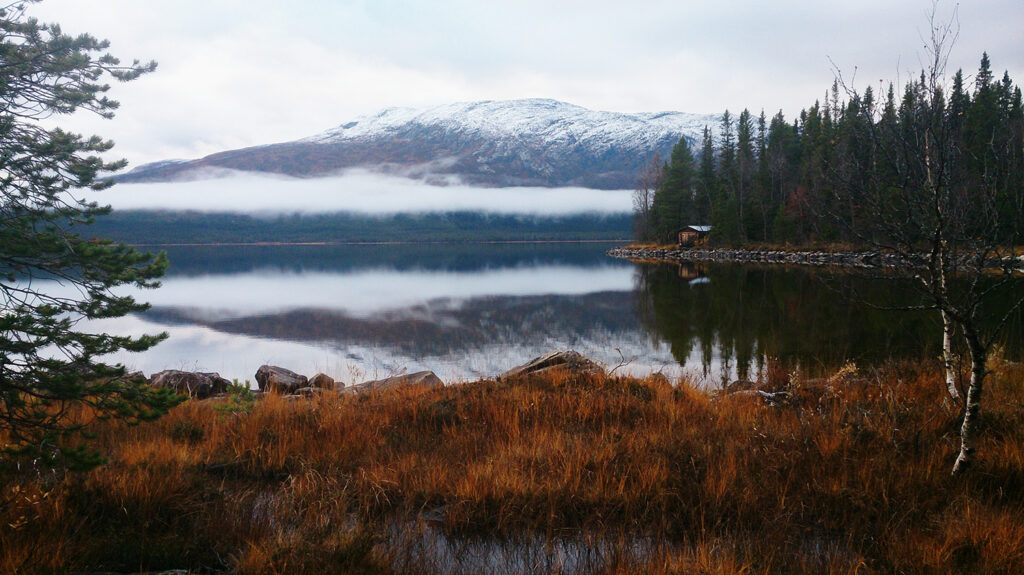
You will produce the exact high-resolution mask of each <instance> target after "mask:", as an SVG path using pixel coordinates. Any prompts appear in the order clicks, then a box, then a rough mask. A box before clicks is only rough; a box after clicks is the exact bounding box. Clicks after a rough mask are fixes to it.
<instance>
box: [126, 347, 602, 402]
mask: <svg viewBox="0 0 1024 575" xmlns="http://www.w3.org/2000/svg"><path fill="white" fill-rule="evenodd" d="M555 370H563V371H567V372H571V373H577V374H593V375H603V374H604V373H605V370H604V368H603V367H601V366H600V365H598V364H597V363H595V362H593V361H591V360H590V359H587V358H586V357H584V356H582V355H580V354H579V353H578V352H576V351H574V350H559V351H552V352H549V353H546V354H544V355H542V356H540V357H535V358H533V359H531V360H530V361H528V362H526V363H524V364H522V365H518V366H516V367H513V368H512V369H509V370H508V371H505V372H504V373H502V374H501V375H499V376H497V377H496V378H495V379H497V380H498V381H509V380H513V379H517V378H522V377H527V376H536V375H543V374H545V373H548V372H551V371H555ZM125 377H126V379H130V380H145V381H146V383H148V384H149V385H150V386H152V387H156V388H166V389H170V390H172V391H174V392H175V393H177V394H179V395H183V396H187V397H188V398H189V399H199V400H202V399H218V398H224V397H227V396H228V395H230V393H231V390H232V389H235V390H237V389H242V390H243V391H246V392H248V393H250V394H251V396H252V398H254V399H260V398H262V397H264V396H266V395H267V394H271V393H273V394H277V395H281V396H283V397H284V398H285V399H302V398H312V397H317V396H319V395H322V394H325V393H332V392H333V393H337V394H343V393H366V392H373V391H382V390H386V389H394V388H400V387H420V388H437V387H444V385H445V383H444V381H442V380H441V378H440V377H438V376H437V374H435V373H434V372H433V371H418V372H416V373H408V374H399V375H393V376H391V377H387V378H384V379H376V380H372V381H364V382H362V383H355V384H352V385H349V386H346V385H345V383H344V382H342V381H337V380H335V379H334V378H332V377H330V376H328V375H326V374H323V373H318V374H316V375H314V376H313V377H306V376H305V375H301V374H299V373H296V372H294V371H291V370H289V369H286V368H283V367H280V366H276V365H261V366H260V368H259V369H258V370H257V371H256V376H255V378H256V383H257V385H258V389H257V390H252V389H250V388H249V387H248V386H247V385H246V386H242V385H240V384H238V383H237V381H236V382H234V383H233V382H231V381H228V380H227V379H225V378H223V377H221V375H220V374H219V373H216V372H198V371H181V370H177V369H167V370H164V371H161V372H158V373H154V374H153V375H151V376H150V377H148V378H147V377H146V376H145V374H143V373H142V372H134V373H130V374H128V375H127V376H125Z"/></svg>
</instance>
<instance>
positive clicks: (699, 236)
mask: <svg viewBox="0 0 1024 575" xmlns="http://www.w3.org/2000/svg"><path fill="white" fill-rule="evenodd" d="M710 233H711V226H686V227H685V228H682V229H680V230H679V231H678V232H676V243H678V244H679V245H680V246H682V247H693V246H699V245H702V244H703V243H704V242H706V241H707V240H708V234H710Z"/></svg>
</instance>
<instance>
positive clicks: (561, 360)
mask: <svg viewBox="0 0 1024 575" xmlns="http://www.w3.org/2000/svg"><path fill="white" fill-rule="evenodd" d="M554 370H565V371H569V372H572V373H587V374H594V375H599V374H604V368H602V367H601V366H600V365H597V364H596V363H594V362H593V361H590V360H589V359H587V358H586V357H583V356H582V355H580V354H579V353H578V352H575V351H573V350H565V351H552V352H550V353H546V354H544V355H542V356H540V357H535V358H533V359H531V360H530V361H528V362H526V363H524V364H523V365H519V366H516V367H513V368H512V369H510V370H508V371H506V372H505V373H503V374H501V375H499V376H498V381H507V380H509V379H514V378H518V377H523V376H525V375H535V374H543V373H549V372H551V371H554Z"/></svg>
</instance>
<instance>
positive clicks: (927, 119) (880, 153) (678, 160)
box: [634, 54, 1024, 244]
mask: <svg viewBox="0 0 1024 575" xmlns="http://www.w3.org/2000/svg"><path fill="white" fill-rule="evenodd" d="M931 81H932V79H931V78H926V77H925V76H924V74H922V76H921V77H920V78H919V79H916V80H914V81H912V82H909V83H908V84H907V85H906V86H905V87H904V90H903V94H902V96H901V97H899V96H897V93H896V91H895V90H894V88H893V85H892V84H889V86H888V90H887V92H886V93H885V94H884V95H883V96H881V98H879V97H878V96H877V95H876V94H875V92H874V91H873V90H872V89H871V88H870V87H868V88H867V89H865V90H864V91H863V92H862V93H858V92H854V91H852V90H847V89H845V87H844V86H843V85H842V84H841V83H840V82H839V81H836V83H834V84H833V86H832V89H831V91H830V93H829V94H828V95H827V97H826V101H825V102H824V103H820V102H815V104H814V105H813V106H811V107H810V108H809V109H806V110H803V111H802V112H801V113H800V116H799V117H798V118H797V119H795V120H794V121H793V122H792V123H791V122H789V121H787V120H786V119H785V118H784V117H783V115H782V113H781V112H780V113H778V114H777V115H775V117H773V118H771V120H768V119H767V118H766V117H765V114H764V112H762V113H761V114H760V117H758V118H755V117H754V116H752V115H751V113H750V112H749V111H748V110H743V112H741V113H740V114H739V117H735V118H734V116H732V115H731V114H730V113H729V112H728V111H726V112H725V113H724V114H723V115H722V122H721V130H720V137H719V138H718V139H717V141H716V140H715V139H713V138H712V135H711V131H710V129H709V128H707V127H706V128H705V130H704V136H703V141H702V144H701V149H700V150H699V151H698V153H697V154H696V158H695V154H693V153H692V152H691V151H690V149H689V147H688V145H687V143H686V141H685V139H683V140H680V142H679V143H678V144H677V145H676V146H675V148H674V149H673V151H672V157H671V158H670V160H669V161H668V162H664V161H663V160H662V159H661V158H660V157H658V156H657V155H655V157H653V158H652V159H651V161H650V162H649V164H648V166H647V168H645V170H644V171H643V173H642V174H641V178H640V181H639V183H638V187H637V190H636V195H635V196H634V208H635V217H636V220H635V231H636V235H637V237H638V238H639V239H641V240H644V241H659V242H666V241H672V240H673V235H674V233H675V232H676V230H678V229H680V228H682V227H684V226H687V225H693V224H696V225H707V224H710V225H711V226H713V229H712V241H714V242H716V243H720V244H743V243H752V242H766V243H794V244H805V243H809V242H851V243H858V240H859V239H861V238H864V237H866V236H867V235H869V234H870V233H871V231H870V227H871V225H872V220H873V219H878V216H883V217H884V216H891V214H879V213H873V212H879V211H880V210H885V209H886V206H885V202H884V201H883V202H881V203H879V202H877V199H878V197H884V196H879V194H878V193H877V190H879V189H882V190H884V189H886V188H891V189H892V190H893V203H892V209H893V210H898V209H901V206H900V205H898V202H901V201H905V200H904V199H903V198H902V197H901V196H900V194H902V193H905V191H906V188H907V187H908V186H909V185H918V184H917V182H927V181H928V178H929V177H930V176H931V174H920V173H908V169H907V164H906V163H905V162H904V163H902V164H901V163H899V162H895V161H892V162H889V161H887V159H888V158H890V157H891V158H897V157H902V156H905V155H906V154H907V151H908V150H911V151H916V150H922V151H927V150H936V149H939V148H940V147H941V149H942V150H943V153H942V154H936V160H935V163H934V164H929V165H927V166H925V168H924V169H929V170H932V169H933V170H935V171H936V173H938V172H940V171H941V173H942V174H943V175H944V176H946V177H948V181H947V182H946V184H948V187H949V188H950V189H953V190H954V192H955V191H956V190H958V189H959V190H965V191H966V194H965V196H966V197H969V194H971V193H973V192H972V191H971V190H980V189H982V188H984V189H985V190H986V193H987V194H990V195H994V196H995V197H996V198H997V200H996V202H995V204H996V206H997V207H996V209H995V211H996V212H997V213H992V214H985V215H984V217H985V218H986V220H987V221H988V222H995V224H991V225H998V226H999V229H1000V234H1001V236H1002V237H1003V240H1005V241H1013V242H1015V243H1018V244H1019V243H1024V152H1022V150H1024V112H1022V103H1021V90H1020V88H1019V87H1017V86H1015V85H1014V83H1013V82H1012V81H1011V80H1010V77H1009V74H1008V73H1004V75H1003V77H1002V79H1001V80H995V79H994V78H993V75H992V72H991V69H990V64H989V59H988V56H987V54H986V55H983V56H982V60H981V65H980V68H979V70H978V73H977V74H976V75H975V77H974V80H973V88H972V89H969V88H968V87H967V86H966V85H965V80H964V75H963V73H962V71H958V72H957V73H956V75H955V76H954V77H953V81H952V86H951V87H949V89H947V90H944V91H941V92H940V95H941V97H940V99H939V101H938V102H937V103H929V102H928V99H927V98H925V97H923V95H924V94H925V93H926V92H927V91H928V86H929V82H931ZM936 105H938V106H939V107H940V109H936ZM923 123H926V125H925V127H926V128H927V129H925V130H922V129H921V128H922V125H923ZM922 138H923V140H922ZM930 139H931V140H930ZM900 148H902V149H900ZM947 151H949V152H950V153H946V152H947ZM865 158H877V159H878V162H877V163H875V162H874V161H873V160H872V161H871V162H865ZM865 165H870V166H871V169H870V170H864V169H863V166H865ZM922 165H923V164H922ZM918 171H920V170H918ZM867 189H872V190H874V192H873V193H874V195H873V196H872V199H873V200H876V201H874V202H873V203H871V207H870V209H869V208H868V207H867V204H868V203H869V202H867V201H866V200H865V198H864V197H862V196H861V197H859V194H864V193H866V192H865V190H867ZM957 193H958V192H957ZM907 224H908V225H913V222H907ZM979 225H990V224H989V223H985V224H980V223H979Z"/></svg>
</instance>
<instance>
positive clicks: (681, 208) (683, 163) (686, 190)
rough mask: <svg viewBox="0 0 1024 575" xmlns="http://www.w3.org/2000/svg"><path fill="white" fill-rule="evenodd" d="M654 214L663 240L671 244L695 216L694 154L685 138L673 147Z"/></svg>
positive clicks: (655, 196) (659, 189) (659, 235)
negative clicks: (680, 230) (675, 236)
mask: <svg viewBox="0 0 1024 575" xmlns="http://www.w3.org/2000/svg"><path fill="white" fill-rule="evenodd" d="M653 211H654V215H655V220H656V221H657V229H658V237H659V238H660V239H662V241H670V240H671V239H672V236H673V234H675V233H676V232H677V231H678V230H679V229H680V228H682V227H683V226H685V225H688V224H689V223H691V221H690V220H692V219H693V217H694V211H695V210H694V199H693V155H692V154H691V153H690V145H689V143H688V142H687V141H686V137H685V136H684V137H682V138H679V142H677V143H676V145H675V146H674V147H673V148H672V157H671V159H670V160H669V164H668V167H667V168H666V170H665V179H664V181H663V182H662V184H661V187H660V188H658V191H657V193H655V194H654V210H653Z"/></svg>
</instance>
